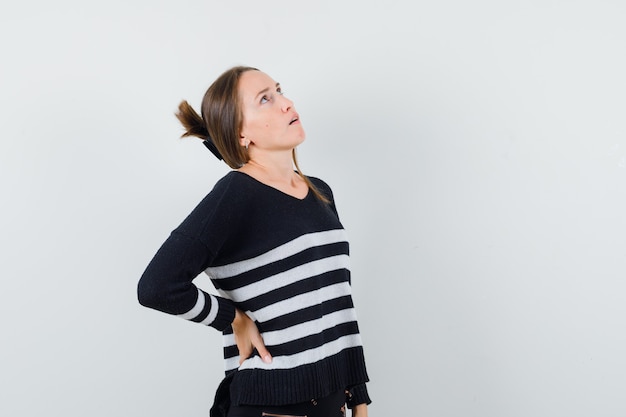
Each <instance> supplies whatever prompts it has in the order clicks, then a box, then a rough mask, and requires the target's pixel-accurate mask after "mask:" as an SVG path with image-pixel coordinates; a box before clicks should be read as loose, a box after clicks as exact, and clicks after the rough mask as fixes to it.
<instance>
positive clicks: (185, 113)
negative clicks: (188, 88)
mask: <svg viewBox="0 0 626 417" xmlns="http://www.w3.org/2000/svg"><path fill="white" fill-rule="evenodd" d="M176 118H177V119H178V120H179V121H180V123H182V125H183V127H184V128H185V133H183V134H182V136H181V137H182V138H184V137H187V136H197V137H199V138H200V139H202V140H206V138H208V137H209V132H208V130H207V129H206V124H205V123H204V120H202V117H200V115H199V114H198V113H196V111H195V110H194V109H193V107H191V105H189V103H187V100H183V101H181V102H180V104H179V105H178V112H177V113H176Z"/></svg>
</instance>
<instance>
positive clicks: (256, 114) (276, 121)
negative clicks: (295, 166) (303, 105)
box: [239, 71, 305, 151]
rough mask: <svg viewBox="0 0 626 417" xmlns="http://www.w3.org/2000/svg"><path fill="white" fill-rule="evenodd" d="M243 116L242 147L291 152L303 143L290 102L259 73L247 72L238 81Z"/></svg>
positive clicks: (296, 117)
mask: <svg viewBox="0 0 626 417" xmlns="http://www.w3.org/2000/svg"><path fill="white" fill-rule="evenodd" d="M239 98H240V102H241V107H242V113H243V124H242V128H241V132H240V136H241V138H240V143H241V145H242V146H245V145H246V144H250V146H251V149H253V150H255V151H256V150H263V151H281V150H291V149H293V148H295V147H296V146H298V145H299V144H300V143H302V142H303V141H304V137H305V135H304V129H303V128H302V124H301V123H300V116H299V115H298V113H296V109H295V108H294V106H293V102H292V101H291V100H289V99H288V98H287V97H285V96H283V94H282V91H281V89H280V85H279V84H278V83H277V82H276V81H274V80H273V79H272V78H270V77H269V76H268V75H267V74H265V73H263V72H261V71H246V72H244V73H243V74H242V75H241V77H240V78H239Z"/></svg>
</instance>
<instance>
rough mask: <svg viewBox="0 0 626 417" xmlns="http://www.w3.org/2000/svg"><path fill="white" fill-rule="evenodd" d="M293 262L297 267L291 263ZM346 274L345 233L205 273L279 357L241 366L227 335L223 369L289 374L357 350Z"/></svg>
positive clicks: (302, 239) (321, 235) (304, 240)
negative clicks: (345, 328)
mask: <svg viewBox="0 0 626 417" xmlns="http://www.w3.org/2000/svg"><path fill="white" fill-rule="evenodd" d="M320 254H322V255H323V256H321V257H320ZM324 255H326V256H324ZM294 258H297V259H298V261H297V262H295V263H293V262H290V260H291V259H294ZM294 264H295V266H294ZM349 268H350V260H349V256H348V245H347V239H346V233H345V231H344V230H343V229H335V230H327V231H321V232H313V233H308V234H305V235H302V236H299V237H298V238H296V239H294V240H292V241H289V242H287V243H284V244H282V245H280V246H278V247H276V248H274V249H272V250H270V251H268V252H266V253H264V254H261V255H259V256H256V257H254V258H252V259H246V260H242V261H238V262H236V263H232V264H229V265H223V266H219V267H209V268H207V269H206V270H205V272H206V273H207V274H208V275H209V277H211V279H213V280H214V282H215V284H216V286H217V287H218V288H219V292H220V294H221V295H222V296H224V297H226V298H229V299H231V300H233V301H235V302H236V303H237V304H238V305H240V306H242V307H243V308H245V309H246V313H247V314H248V315H249V316H250V317H251V318H252V319H253V320H255V321H257V323H258V325H259V328H260V329H262V334H263V340H264V342H265V344H266V346H267V347H268V349H269V350H270V352H276V351H279V352H281V354H279V355H274V357H273V362H272V363H271V364H265V363H264V362H262V361H261V360H260V358H258V357H253V358H250V359H247V360H246V361H244V363H243V364H242V365H241V366H239V357H238V351H237V349H236V345H235V340H234V337H233V335H232V333H229V334H226V335H225V336H224V352H225V356H226V357H225V361H226V363H225V366H226V369H227V370H232V369H236V368H238V367H239V369H240V370H243V369H291V368H295V367H298V366H302V365H306V364H311V363H315V362H317V361H320V360H322V359H324V358H327V357H329V356H332V355H335V354H337V353H339V352H341V351H342V350H344V349H347V348H351V347H356V346H360V345H361V339H360V336H359V334H358V327H357V326H356V313H355V311H354V308H353V306H352V302H351V300H350V294H351V289H350V284H349ZM252 277H253V278H252ZM237 284H239V286H237ZM225 288H227V289H225ZM290 289H291V290H290ZM286 292H287V293H289V296H288V297H285V296H284V294H285V293H286ZM333 300H344V302H343V303H331V302H332V301H333ZM307 309H312V313H311V311H309V313H308V314H307V313H306V312H307ZM347 323H353V324H354V325H353V326H352V328H351V329H350V330H349V333H348V334H336V332H335V334H333V332H329V330H331V329H333V328H335V327H336V326H339V325H342V324H347ZM266 324H268V326H266ZM266 327H267V328H266ZM277 347H282V349H277Z"/></svg>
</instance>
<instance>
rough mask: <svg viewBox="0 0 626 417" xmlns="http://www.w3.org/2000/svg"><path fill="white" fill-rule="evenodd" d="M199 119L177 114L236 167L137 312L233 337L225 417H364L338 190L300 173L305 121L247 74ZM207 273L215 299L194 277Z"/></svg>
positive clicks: (153, 269) (200, 209) (151, 272)
mask: <svg viewBox="0 0 626 417" xmlns="http://www.w3.org/2000/svg"><path fill="white" fill-rule="evenodd" d="M201 114H202V116H200V115H198V114H197V113H196V112H195V111H194V110H193V109H192V108H191V106H189V104H188V103H187V102H186V101H183V102H182V103H181V104H180V106H179V112H178V114H177V117H178V118H179V120H180V121H181V122H182V124H183V126H184V127H185V129H186V132H185V133H184V134H183V136H197V137H199V138H201V139H203V140H204V143H205V145H206V146H207V147H208V148H209V149H210V150H211V151H212V152H213V153H214V154H215V155H216V156H217V157H218V158H220V159H223V160H224V161H225V162H226V163H227V164H228V165H229V166H230V167H231V168H232V169H233V170H232V171H231V172H229V173H228V174H227V175H226V176H224V177H223V178H222V179H221V180H219V181H218V182H217V183H216V185H215V186H214V188H213V190H212V191H211V192H210V193H209V194H208V195H207V196H206V197H205V198H204V199H203V200H202V201H201V202H200V203H199V204H198V206H197V207H196V208H195V209H194V210H193V211H192V212H191V214H189V216H188V217H187V218H186V219H185V220H184V221H183V222H182V223H181V224H180V225H179V226H178V227H177V228H176V229H175V230H174V231H173V232H172V233H171V235H170V236H169V238H168V239H167V240H166V241H165V243H163V245H162V246H161V248H160V249H159V251H158V252H157V253H156V255H155V256H154V258H153V259H152V261H151V262H150V264H149V265H148V267H147V268H146V271H145V272H144V274H143V275H142V277H141V279H140V281H139V286H138V296H139V302H140V303H141V304H142V305H144V306H147V307H151V308H154V309H157V310H160V311H164V312H166V313H170V314H175V315H178V316H179V317H181V318H183V319H187V320H191V321H194V322H197V323H201V324H204V325H208V326H212V327H214V328H216V329H217V330H219V331H222V332H223V333H224V336H225V337H224V340H225V346H224V356H225V363H226V373H227V375H228V374H232V383H231V385H230V401H231V406H230V409H229V411H228V416H229V417H244V416H245V417H248V416H257V417H261V416H305V415H306V416H308V417H314V416H320V417H333V416H343V415H345V405H346V402H347V405H348V407H349V408H352V410H353V415H355V416H358V417H366V416H367V404H369V403H370V399H369V396H368V393H367V389H366V386H365V382H367V381H368V376H367V372H366V369H365V359H364V356H363V348H362V345H361V338H360V335H359V329H358V325H357V320H356V315H355V312H354V307H353V304H352V297H351V290H350V271H349V258H348V256H349V249H348V242H347V240H346V235H345V231H344V229H343V227H342V225H341V223H340V222H339V218H338V215H337V211H336V209H335V205H334V201H333V195H332V192H331V189H330V188H329V187H328V185H327V184H326V183H324V182H323V181H321V180H319V179H317V178H313V177H306V176H304V175H303V174H302V172H301V171H300V169H299V168H298V164H297V161H296V157H295V148H296V147H297V146H298V145H299V144H300V143H302V142H303V141H304V137H305V134H304V130H303V128H302V124H301V121H300V116H299V115H298V113H297V112H296V109H295V107H294V105H293V103H292V102H291V101H290V100H289V99H287V98H286V97H285V96H284V95H283V93H282V90H281V87H280V85H279V84H278V83H277V82H276V81H274V80H273V79H272V78H270V77H269V76H268V75H267V74H265V73H263V72H261V71H259V70H257V69H255V68H250V67H234V68H231V69H229V70H228V71H226V72H224V73H223V74H222V75H221V76H220V77H219V78H218V79H217V80H216V81H215V82H214V83H213V84H212V85H211V87H209V89H208V91H207V92H206V94H205V96H204V99H203V102H202V112H201ZM201 272H205V273H206V274H208V276H209V277H210V279H211V281H212V283H213V285H214V286H215V288H216V289H217V293H218V294H219V295H213V294H209V293H206V292H204V291H203V290H201V289H199V288H197V287H196V286H195V285H194V284H193V283H192V281H193V280H194V278H195V277H196V276H197V275H198V274H200V273H201Z"/></svg>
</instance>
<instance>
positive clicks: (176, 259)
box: [137, 232, 235, 331]
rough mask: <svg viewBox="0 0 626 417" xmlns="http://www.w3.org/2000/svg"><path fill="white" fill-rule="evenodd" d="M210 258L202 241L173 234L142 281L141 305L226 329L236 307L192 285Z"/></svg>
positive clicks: (140, 283)
mask: <svg viewBox="0 0 626 417" xmlns="http://www.w3.org/2000/svg"><path fill="white" fill-rule="evenodd" d="M210 257H211V252H210V251H209V250H208V248H207V247H206V246H205V245H203V244H202V243H201V242H200V241H199V240H198V239H196V238H194V237H190V236H187V235H185V234H182V233H178V232H173V233H172V234H171V235H170V236H169V238H168V239H167V240H166V241H165V242H164V243H163V245H162V246H161V248H160V249H159V250H158V251H157V253H156V254H155V255H154V258H152V261H151V262H150V263H149V264H148V267H147V268H146V270H145V271H144V273H143V275H142V276H141V279H140V280H139V284H138V286H137V297H138V299H139V303H140V304H142V305H143V306H145V307H149V308H153V309H155V310H159V311H162V312H165V313H169V314H173V315H176V316H178V317H181V318H183V319H186V320H190V321H193V322H196V323H201V324H204V325H207V326H212V327H214V328H216V329H218V330H220V331H221V330H224V329H225V328H227V327H228V326H229V325H230V324H231V323H232V321H233V319H234V318H235V306H234V304H233V303H232V301H230V300H227V299H225V298H222V297H217V296H215V295H211V294H208V293H206V292H204V291H202V290H200V289H199V288H198V287H196V286H195V285H194V284H193V282H192V281H193V280H194V279H195V278H196V277H197V276H198V275H199V274H200V273H201V272H202V271H204V269H205V268H206V264H207V263H208V262H209V260H210Z"/></svg>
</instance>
